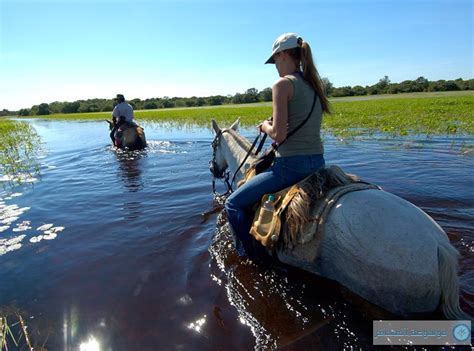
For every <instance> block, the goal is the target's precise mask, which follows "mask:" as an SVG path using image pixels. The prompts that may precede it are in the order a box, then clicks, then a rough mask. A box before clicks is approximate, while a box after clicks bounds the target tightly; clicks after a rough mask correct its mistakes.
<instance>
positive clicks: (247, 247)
mask: <svg viewBox="0 0 474 351" xmlns="http://www.w3.org/2000/svg"><path fill="white" fill-rule="evenodd" d="M322 167H324V157H323V155H301V156H290V157H277V158H275V162H274V163H273V165H272V166H271V167H270V168H269V169H267V170H266V171H265V172H262V173H260V174H258V175H256V176H255V177H253V178H251V179H250V180H249V181H248V182H246V183H245V184H244V185H242V186H241V187H240V188H238V189H237V190H236V191H235V192H234V193H232V194H231V195H230V196H229V197H228V198H227V200H226V202H225V209H226V211H227V217H228V219H229V223H230V225H231V227H232V230H233V234H234V240H235V248H236V250H237V253H238V254H239V256H249V257H250V258H251V259H257V260H258V259H259V258H262V256H264V257H265V256H268V255H267V254H266V250H265V249H264V247H263V245H261V244H260V243H259V242H258V241H257V240H255V238H254V237H253V236H252V235H251V234H250V233H249V232H250V227H251V225H252V220H253V217H254V213H253V212H252V206H253V205H254V204H255V203H257V202H260V200H261V198H262V196H263V195H265V194H269V193H276V192H277V191H280V190H283V189H285V188H287V187H289V186H291V185H293V184H295V183H298V182H299V181H300V180H303V179H304V178H306V177H307V176H309V175H310V174H312V173H314V172H316V171H317V170H319V169H320V168H322Z"/></svg>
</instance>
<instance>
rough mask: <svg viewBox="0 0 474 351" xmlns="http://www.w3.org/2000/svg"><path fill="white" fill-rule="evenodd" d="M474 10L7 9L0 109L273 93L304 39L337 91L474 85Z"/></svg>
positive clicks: (189, 2)
mask: <svg viewBox="0 0 474 351" xmlns="http://www.w3.org/2000/svg"><path fill="white" fill-rule="evenodd" d="M472 4H473V2H472V0H430V1H426V0H398V1H392V0H364V1H362V0H354V1H348V0H345V1H344V0H324V1H317V0H313V1H298V0H295V1H291V0H285V1H281V0H271V1H268V0H263V1H259V0H253V1H250V0H249V1H247V0H239V1H225V0H220V1H217V0H215V1H214V0H200V1H198V0H195V1H194V0H175V1H171V0H169V1H161V0H156V1H151V0H150V1H143V0H142V1H140V0H138V1H131V0H130V1H125V0H82V1H74V0H72V1H68V0H63V1H59V0H55V1H54V0H53V1H43V0H28V1H27V0H0V77H1V78H0V109H3V108H7V109H13V110H15V109H19V108H23V107H31V106H32V105H34V104H39V103H42V102H47V103H49V102H53V101H74V100H77V99H88V98H112V97H113V96H115V94H116V93H118V92H120V93H123V94H125V96H126V98H128V99H132V98H141V99H145V98H149V97H163V96H169V97H173V96H209V95H217V94H221V95H227V94H232V95H233V94H235V93H237V92H244V91H245V90H247V89H248V88H257V89H258V90H262V89H264V88H266V87H271V86H272V84H273V82H274V81H275V80H276V79H277V78H278V76H277V73H276V70H275V68H274V66H273V65H264V64H263V63H264V62H265V60H266V59H267V58H268V56H269V54H270V52H271V46H272V43H273V41H274V40H275V38H276V37H277V36H278V35H280V34H281V33H284V32H290V31H291V32H297V33H299V34H300V35H301V36H302V37H303V39H305V40H306V41H308V42H309V44H310V45H311V47H312V50H313V55H314V58H315V61H316V64H317V66H318V70H319V72H320V74H321V76H322V77H327V78H329V80H330V81H331V82H332V83H333V84H334V85H335V86H343V85H351V86H354V85H358V84H359V85H364V86H365V85H372V84H374V83H376V82H377V81H378V80H379V79H380V78H382V77H383V76H384V75H388V76H389V78H390V80H391V81H392V82H400V81H403V80H406V79H416V78H417V77H419V76H424V77H426V78H428V79H429V80H438V79H456V78H464V79H470V78H473V70H474V69H473V51H472V50H473V5H472Z"/></svg>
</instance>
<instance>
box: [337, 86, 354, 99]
mask: <svg viewBox="0 0 474 351" xmlns="http://www.w3.org/2000/svg"><path fill="white" fill-rule="evenodd" d="M353 95H354V92H353V91H352V88H351V87H350V86H345V87H341V88H334V91H333V92H332V96H334V97H341V96H353Z"/></svg>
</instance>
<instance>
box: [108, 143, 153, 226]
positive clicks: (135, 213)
mask: <svg viewBox="0 0 474 351" xmlns="http://www.w3.org/2000/svg"><path fill="white" fill-rule="evenodd" d="M114 153H115V155H116V157H117V162H118V174H117V176H118V178H119V179H120V180H122V182H123V185H124V187H125V189H126V190H127V191H128V192H129V193H130V195H124V196H123V200H124V202H123V205H122V206H121V209H122V210H123V212H124V213H125V218H126V219H129V220H131V219H135V218H139V217H140V216H141V214H142V213H141V208H142V202H141V201H140V199H137V198H136V195H138V193H139V192H140V191H141V190H143V188H144V183H143V179H142V176H141V175H142V168H143V160H144V158H145V157H146V155H147V153H146V149H144V150H137V151H128V150H121V149H114Z"/></svg>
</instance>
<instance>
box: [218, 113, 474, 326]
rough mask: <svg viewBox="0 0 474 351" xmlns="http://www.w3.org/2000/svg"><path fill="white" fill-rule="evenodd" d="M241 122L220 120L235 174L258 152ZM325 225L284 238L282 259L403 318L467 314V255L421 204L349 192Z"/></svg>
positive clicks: (223, 152)
mask: <svg viewBox="0 0 474 351" xmlns="http://www.w3.org/2000/svg"><path fill="white" fill-rule="evenodd" d="M238 125H239V121H238V120H237V121H236V122H235V123H234V124H232V126H231V127H230V128H225V129H220V128H219V127H218V125H217V123H216V122H215V121H212V127H213V130H214V132H215V135H216V137H215V140H214V142H213V143H212V145H213V148H214V149H213V160H212V163H213V165H214V166H213V167H214V168H215V169H214V172H215V173H216V174H218V173H222V174H223V173H224V171H225V170H226V169H228V170H229V171H230V174H233V173H234V172H235V171H236V170H237V168H238V166H239V165H240V163H241V162H242V161H243V160H244V158H245V156H246V155H247V152H248V150H249V149H250V146H251V143H250V142H249V141H248V140H247V139H246V138H244V137H242V136H241V135H240V134H239V133H238V131H237V129H238ZM254 161H255V157H254V156H253V155H252V156H250V157H249V158H248V159H247V161H246V162H245V163H244V166H243V167H242V170H241V172H239V174H237V178H236V179H237V180H239V179H242V177H243V174H245V172H246V170H248V169H249V168H250V166H251V164H252V162H254ZM312 225H313V223H308V224H307V228H305V232H311V226H312ZM322 227H323V230H322V232H323V235H319V236H318V235H316V234H314V235H310V236H309V237H306V238H304V237H301V238H299V239H298V240H297V241H296V242H294V243H293V245H285V243H284V241H283V242H282V241H281V240H280V241H279V242H278V244H277V247H276V251H275V254H276V255H277V257H278V259H279V260H280V261H281V262H283V263H286V264H289V265H291V266H294V267H297V268H300V269H303V270H306V271H308V272H311V273H314V274H317V275H319V276H323V277H325V278H329V279H331V280H334V281H337V282H338V283H340V284H341V285H342V286H344V287H346V288H347V289H349V290H350V291H351V292H353V293H355V294H356V295H358V296H360V297H362V298H364V299H365V300H367V301H369V302H371V303H373V304H375V305H377V306H380V307H382V308H384V309H386V310H388V311H390V312H392V313H395V314H397V315H411V314H416V313H429V312H433V311H435V310H437V309H440V310H441V311H442V312H443V313H444V315H445V316H446V317H447V318H448V319H460V318H462V317H466V315H465V314H464V313H463V312H462V310H461V308H460V306H459V283H458V276H457V260H458V256H459V253H458V252H457V250H456V249H455V248H454V247H453V246H452V245H451V244H450V242H449V238H448V236H447V235H446V233H445V232H444V231H443V229H442V228H441V227H440V226H439V225H438V224H437V223H436V222H435V221H434V220H433V219H432V218H431V217H429V216H428V215H427V214H426V213H425V212H423V211H422V210H421V209H420V208H418V207H416V206H415V205H413V204H412V203H410V202H408V201H406V200H404V199H402V198H400V197H398V196H395V195H393V194H391V193H388V192H386V191H383V190H380V189H366V190H360V191H354V192H348V193H346V194H343V195H341V196H340V197H339V198H338V199H336V200H335V203H334V206H332V207H331V209H330V210H329V211H328V213H327V215H326V217H325V221H324V223H322ZM284 230H285V228H283V231H284ZM313 233H314V231H313ZM281 235H282V236H283V237H284V236H285V235H288V234H287V233H284V232H283V233H281Z"/></svg>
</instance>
